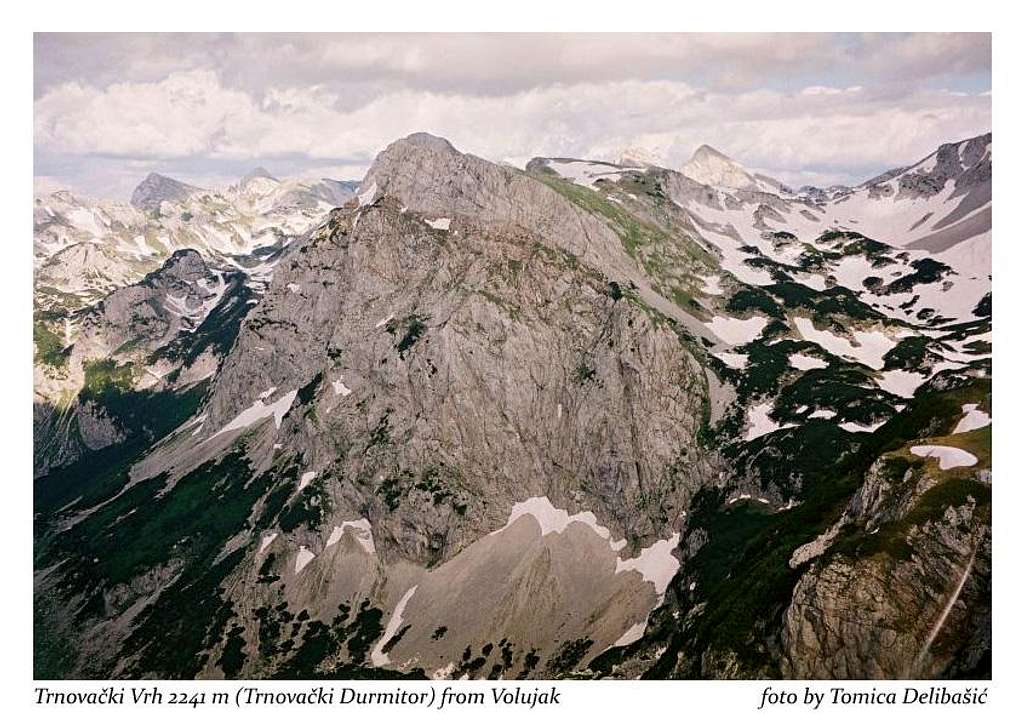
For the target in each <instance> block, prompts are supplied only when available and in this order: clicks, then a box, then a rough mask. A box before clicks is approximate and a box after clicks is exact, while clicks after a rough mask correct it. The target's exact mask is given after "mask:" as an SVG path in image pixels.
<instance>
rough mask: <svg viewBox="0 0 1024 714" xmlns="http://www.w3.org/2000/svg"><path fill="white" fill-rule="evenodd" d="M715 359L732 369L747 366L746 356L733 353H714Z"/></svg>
mask: <svg viewBox="0 0 1024 714" xmlns="http://www.w3.org/2000/svg"><path fill="white" fill-rule="evenodd" d="M713 354H714V355H715V357H717V358H718V359H720V360H722V361H723V362H725V363H726V364H727V365H729V366H730V367H732V368H733V369H743V368H744V367H746V366H747V360H748V359H749V358H748V357H747V355H741V354H736V353H735V352H714V353H713Z"/></svg>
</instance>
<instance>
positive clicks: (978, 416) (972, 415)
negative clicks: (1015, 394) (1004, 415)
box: [953, 404, 992, 434]
mask: <svg viewBox="0 0 1024 714" xmlns="http://www.w3.org/2000/svg"><path fill="white" fill-rule="evenodd" d="M961 409H962V410H963V413H964V416H963V418H962V419H960V421H959V423H957V425H956V428H955V429H953V433H954V434H963V433H964V432H967V431H974V430H975V429H981V428H982V427H986V426H988V425H989V424H991V423H992V417H991V416H989V415H988V414H986V413H985V412H983V411H982V410H981V409H980V408H979V405H977V404H964V405H963V407H961Z"/></svg>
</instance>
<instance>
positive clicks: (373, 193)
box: [359, 181, 377, 208]
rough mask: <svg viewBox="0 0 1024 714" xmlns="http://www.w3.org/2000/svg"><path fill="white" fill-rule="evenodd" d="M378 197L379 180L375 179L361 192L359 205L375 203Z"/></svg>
mask: <svg viewBox="0 0 1024 714" xmlns="http://www.w3.org/2000/svg"><path fill="white" fill-rule="evenodd" d="M375 198H377V182H376V181H374V182H373V183H371V184H370V185H369V186H367V187H366V190H365V191H362V192H360V194H359V207H360V208H362V207H364V206H368V205H370V204H371V203H373V200H374V199H375Z"/></svg>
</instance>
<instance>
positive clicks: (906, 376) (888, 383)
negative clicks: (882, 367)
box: [875, 369, 927, 399]
mask: <svg viewBox="0 0 1024 714" xmlns="http://www.w3.org/2000/svg"><path fill="white" fill-rule="evenodd" d="M926 379H927V377H926V376H925V375H923V374H918V373H917V372H908V371H906V370H903V369H894V370H892V371H890V372H882V373H881V374H880V375H879V376H878V377H876V378H875V381H876V382H877V383H878V386H879V387H881V388H882V389H884V390H885V391H887V392H889V393H890V394H895V395H896V396H898V397H906V398H907V399H909V398H911V397H913V396H914V392H915V391H916V390H917V388H918V387H920V386H921V385H922V384H924V382H925V380H926Z"/></svg>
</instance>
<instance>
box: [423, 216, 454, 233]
mask: <svg viewBox="0 0 1024 714" xmlns="http://www.w3.org/2000/svg"><path fill="white" fill-rule="evenodd" d="M451 224H452V219H451V218H435V219H434V220H428V221H427V225H428V226H430V227H431V228H433V229H435V230H439V231H446V230H448V227H449V226H451Z"/></svg>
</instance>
